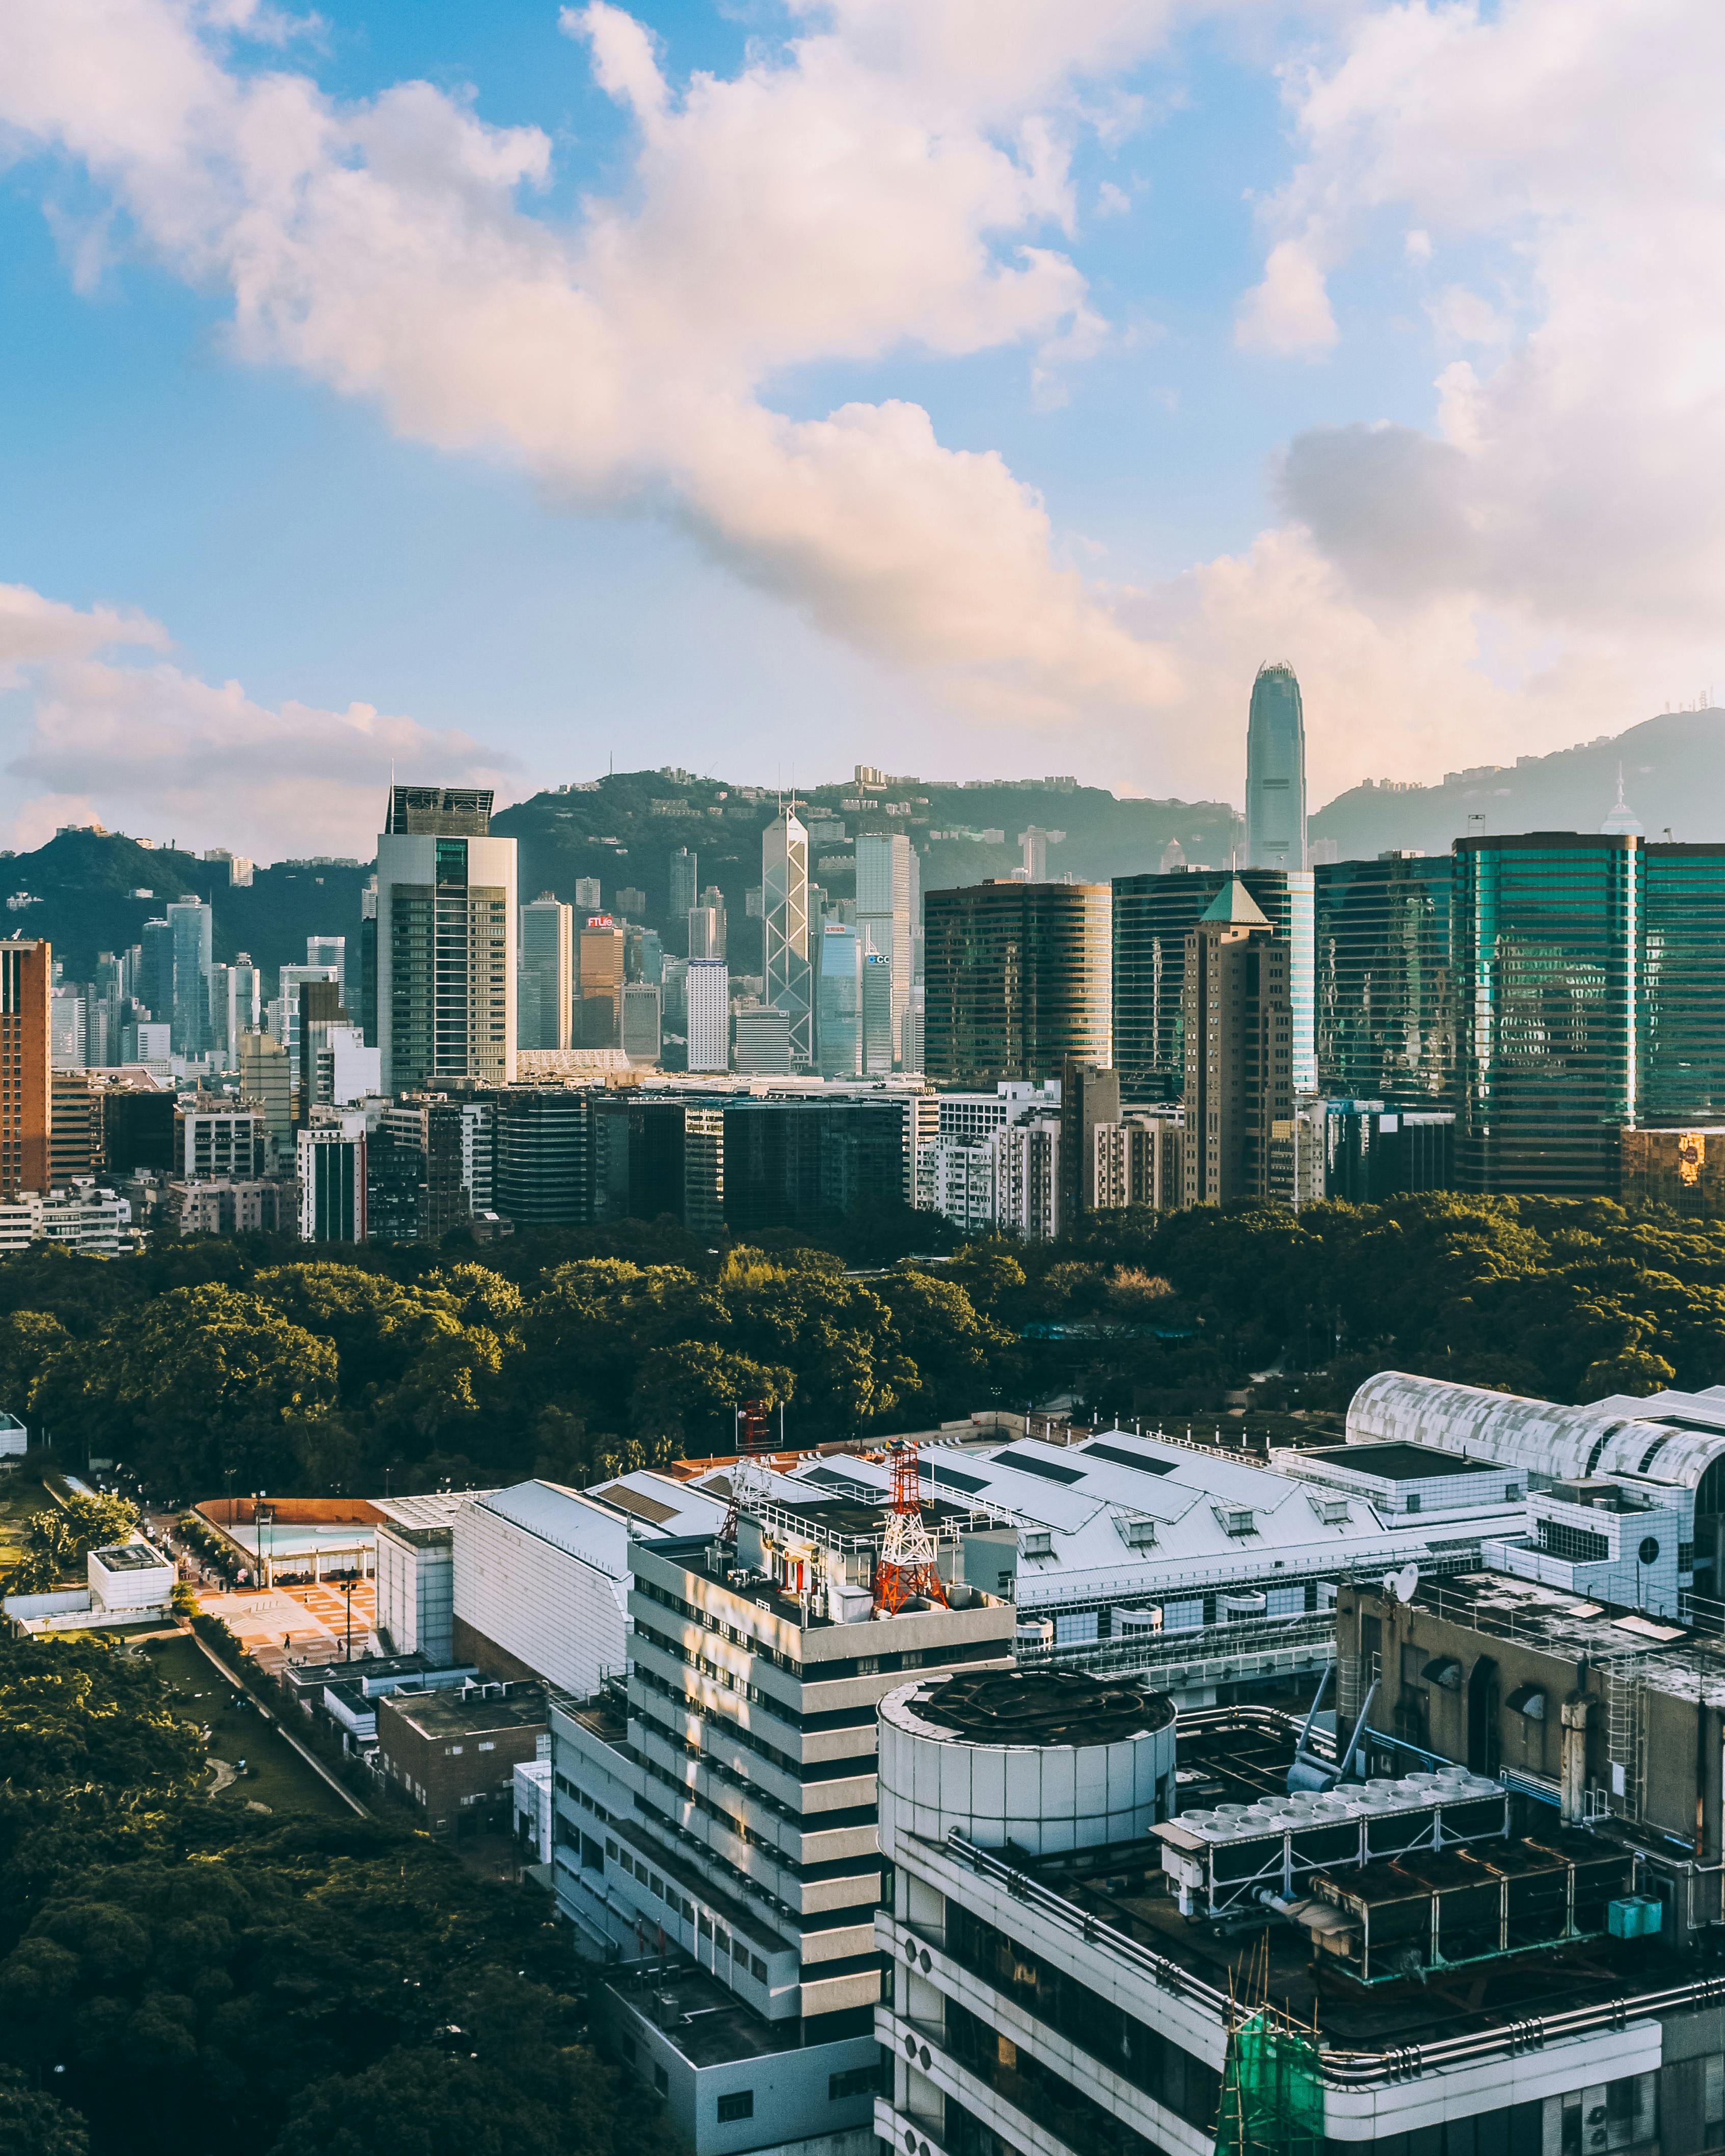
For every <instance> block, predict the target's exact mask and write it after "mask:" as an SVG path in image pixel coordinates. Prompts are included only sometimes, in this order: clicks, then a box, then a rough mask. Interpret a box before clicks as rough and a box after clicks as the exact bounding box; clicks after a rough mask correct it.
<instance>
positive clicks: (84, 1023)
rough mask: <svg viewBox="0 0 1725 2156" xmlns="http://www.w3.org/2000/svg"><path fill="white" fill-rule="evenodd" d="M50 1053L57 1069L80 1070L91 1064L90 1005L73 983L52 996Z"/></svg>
mask: <svg viewBox="0 0 1725 2156" xmlns="http://www.w3.org/2000/svg"><path fill="white" fill-rule="evenodd" d="M48 1039H49V1055H50V1056H51V1057H52V1058H53V1060H54V1069H55V1070H83V1069H84V1068H85V1065H87V1064H88V1063H89V1061H90V1005H89V1002H88V1000H87V999H86V998H85V994H84V993H83V990H82V989H81V988H76V987H74V986H73V985H72V984H71V983H64V984H63V985H62V986H60V987H59V988H54V990H52V991H51V993H50V998H49V1011H48Z"/></svg>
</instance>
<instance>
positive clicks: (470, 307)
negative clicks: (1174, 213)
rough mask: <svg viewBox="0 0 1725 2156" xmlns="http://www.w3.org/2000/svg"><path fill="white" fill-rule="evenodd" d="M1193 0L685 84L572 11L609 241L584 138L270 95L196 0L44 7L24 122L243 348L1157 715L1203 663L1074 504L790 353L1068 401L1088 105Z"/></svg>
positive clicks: (1019, 671)
mask: <svg viewBox="0 0 1725 2156" xmlns="http://www.w3.org/2000/svg"><path fill="white" fill-rule="evenodd" d="M1164 15H1165V8H1164V5H1163V4H1162V0H1151V4H1146V0H1072V4H1070V5H1069V6H1067V7H1065V8H1062V9H1058V10H1056V9H1051V8H1048V7H1046V6H1045V5H1044V4H1041V0H1009V4H1006V5H1004V6H990V7H984V6H983V5H981V4H980V0H928V4H927V5H924V6H922V7H919V8H915V9H906V8H903V7H901V6H899V5H897V4H892V5H888V4H885V0H834V4H832V5H831V6H829V7H826V8H820V9H818V10H817V9H815V8H812V7H811V8H808V9H807V10H806V11H804V12H803V19H802V22H801V23H800V25H799V28H798V35H797V36H796V37H795V38H793V39H792V40H791V41H790V42H789V43H788V44H786V45H784V46H783V48H782V49H776V50H774V51H773V52H771V53H767V52H764V51H762V52H757V53H756V54H754V56H752V57H751V58H750V59H749V60H748V61H747V64H745V65H744V66H743V67H742V69H741V70H740V72H739V73H738V74H736V75H735V76H733V77H732V78H729V79H720V78H718V77H716V76H711V75H705V74H697V75H696V76H695V77H694V78H693V79H692V80H690V81H688V82H687V83H686V84H684V85H675V84H673V83H672V82H671V81H670V80H667V78H666V76H665V73H664V71H663V69H662V67H661V64H660V57H659V54H658V53H657V52H656V50H655V46H654V44H653V41H652V39H651V38H649V34H648V33H647V32H646V31H645V29H644V28H643V27H642V25H641V24H640V23H638V22H637V21H635V20H634V18H631V17H629V16H628V15H627V14H625V13H623V12H622V11H621V10H620V9H619V8H615V7H613V6H610V5H608V4H606V0H594V4H593V5H590V6H588V7H585V8H580V9H569V10H566V11H565V13H564V15H563V17H562V21H563V23H564V27H565V28H567V30H568V31H569V33H570V34H571V35H572V37H574V38H578V39H579V40H581V41H583V42H584V44H585V46H586V48H587V49H588V52H589V54H590V55H591V61H592V64H593V69H594V72H595V74H596V76H597V79H598V81H599V82H600V84H601V85H602V86H603V88H604V89H605V90H606V91H607V92H608V94H609V95H612V96H613V97H614V98H616V99H617V100H619V103H621V104H623V105H624V106H625V107H626V108H627V109H628V110H629V112H630V114H631V115H632V116H633V118H634V121H635V124H636V126H637V128H638V131H639V141H638V146H637V151H636V158H635V165H634V172H633V173H632V175H631V177H630V182H629V186H628V187H627V188H626V190H625V191H624V193H621V194H619V196H617V197H615V198H593V199H589V200H588V201H586V202H585V203H583V206H582V210H581V213H580V215H579V217H578V219H577V220H576V221H575V222H574V223H572V225H567V226H566V225H564V224H562V223H559V222H557V220H555V219H552V218H549V217H546V216H543V215H530V214H527V213H526V212H525V211H524V210H523V208H521V206H520V204H519V202H518V198H519V196H520V195H521V193H522V191H523V190H527V191H531V190H533V189H536V188H537V187H540V186H542V184H543V182H545V181H546V180H547V177H549V174H550V168H551V151H550V145H549V143H548V142H547V139H546V138H545V137H544V136H542V134H541V133H539V132H538V131H536V130H535V129H531V128H495V127H491V126H486V125H485V124H484V123H482V122H481V121H479V120H478V119H477V118H476V117H475V115H474V114H473V112H472V111H471V110H470V109H469V107H468V106H466V105H464V104H463V103H462V102H461V101H460V100H458V99H456V98H453V97H450V96H448V95H444V93H443V92H441V91H439V90H434V89H433V88H431V87H429V85H425V84H423V83H421V84H404V85H398V87H396V88H394V89H393V90H388V91H387V92H386V93H385V94H384V95H382V96H380V97H378V98H377V100H374V101H373V102H372V103H369V104H365V105H341V104H338V103H337V102H336V101H334V100H331V99H328V98H326V97H325V96H324V95H322V94H321V92H320V91H319V90H318V89H317V88H316V85H315V84H314V83H313V82H312V81H311V80H309V79H307V78H306V77H305V76H303V75H298V74H289V73H285V72H284V73H276V74H264V75H253V74H241V73H239V72H238V71H237V70H234V69H232V68H231V67H230V66H229V65H228V64H227V63H226V60H225V59H224V54H223V46H222V44H221V41H220V40H219V39H218V38H215V37H213V36H212V35H208V34H205V33H203V29H202V27H201V23H200V18H199V15H198V11H197V9H196V8H194V7H193V6H192V5H190V4H189V0H180V4H176V0H13V4H12V5H11V7H10V8H8V9H7V10H5V11H4V12H3V13H0V120H3V121H8V122H9V123H10V125H11V126H12V127H13V129H14V130H15V131H18V133H19V134H21V135H22V136H24V137H25V138H27V139H28V140H29V141H33V142H35V143H37V144H40V145H43V146H57V147H58V148H59V149H60V150H62V151H65V152H67V153H69V154H70V155H71V156H73V157H76V158H78V159H80V160H81V161H82V162H84V163H85V164H86V165H87V166H88V167H90V169H91V170H92V171H93V172H95V174H96V175H97V176H98V177H100V178H101V179H102V180H103V181H105V182H106V184H107V185H108V186H109V187H110V189H111V190H112V191H113V192H114V193H115V195H116V197H117V198H118V199H119V200H120V201H121V203H123V204H124V205H125V207H126V210H127V211H128V213H129V214H130V215H131V218H133V219H134V220H135V221H136V226H137V228H138V229H139V231H140V233H141V236H142V238H143V239H144V241H145V242H146V244H149V245H150V246H151V247H152V248H153V249H156V250H157V251H158V252H159V253H161V254H164V255H165V256H167V258H168V259H171V260H172V261H173V262H174V263H175V264H177V266H178V267H180V268H181V269H182V270H183V271H184V272H185V273H186V274H187V275H195V276H198V277H200V278H205V279H208V278H217V279H223V280H226V281H227V282H228V285H229V286H230V288H231V290H232V292H233V294H234V336H235V339H236V341H237V344H238V346H239V349H241V350H242V351H244V352H246V353H248V354H249V355H251V356H254V357H258V358H260V359H270V360H275V361H280V360H286V361H288V362H291V363H293V364H295V365H296V366H298V367H301V368H303V369H305V371H306V372H309V373H310V374H311V375H313V376H315V377H317V378H318V379H320V380H322V381H325V382H330V383H332V384H333V385H334V386H336V388H339V389H341V390H342V391H344V392H346V393H350V394H357V395H362V396H367V397H370V398H375V399H376V400H377V402H378V403H380V404H381V406H382V408H383V410H384V411H385V413H387V414H388V418H389V420H390V422H391V423H392V424H393V426H394V427H396V428H397V429H398V430H400V431H401V432H403V434H409V435H413V436H415V437H418V438H419V439H424V440H428V441H430V442H434V443H436V444H439V445H441V446H444V447H445V448H450V449H479V450H484V451H489V452H491V453H501V454H504V455H506V456H508V457H510V458H511V459H515V460H517V461H519V462H521V464H523V465H526V467H527V468H528V469H529V470H531V471H532V472H533V473H535V474H536V475H537V476H538V477H539V478H540V479H541V480H542V482H543V483H544V484H545V485H547V487H548V488H549V489H550V490H552V492H553V493H554V494H556V495H561V496H562V497H564V498H567V499H569V500H573V501H579V502H583V503H586V504H593V503H598V504H601V505H603V504H606V503H609V502H612V501H615V500H621V499H624V498H628V497H631V496H634V497H645V498H647V499H649V500H655V501H661V502H668V503H669V504H670V506H671V508H672V509H673V511H674V513H675V514H676V515H678V516H680V517H681V518H682V519H683V520H684V521H685V523H686V524H687V525H688V526H690V528H691V529H692V530H693V531H696V533H697V534H699V535H700V536H701V538H702V539H703V540H704V541H705V542H706V544H707V546H708V547H710V548H711V551H712V552H714V553H715V554H716V555H717V556H718V557H720V558H721V559H722V560H724V561H725V562H726V563H728V564H729V565H730V566H731V567H732V568H733V569H734V570H735V571H736V572H737V573H738V574H740V575H742V576H743V577H747V579H749V580H750V581H751V582H752V583H757V584H759V585H762V586H763V587H765V588H769V589H771V590H773V591H775V592H778V593H781V594H782V595H783V597H784V598H787V599H788V601H789V602H790V603H793V605H795V606H797V607H798V608H800V609H801V610H802V611H803V613H805V614H807V615H808V616H809V618H810V619H813V620H814V622H816V623H817V624H819V625H820V626H822V627H823V628H824V629H827V630H829V631H830V632H831V633H833V634H836V635H839V636H842V637H844V638H846V639H849V640H850V641H851V642H853V643H855V644H857V645H859V646H860V647H861V648H862V649H865V650H866V651H868V652H869V653H870V654H872V655H874V656H876V657H878V658H882V659H885V660H888V661H889V662H894V663H896V664H898V665H905V666H911V667H918V668H927V669H932V670H936V671H937V673H939V674H941V675H943V676H950V677H951V679H952V685H953V688H954V690H955V693H962V694H963V696H965V697H966V698H967V700H968V701H980V702H981V703H982V704H983V706H985V707H986V706H988V703H989V701H990V697H991V694H992V693H993V690H995V688H996V687H997V685H998V688H999V697H1000V708H1001V709H1002V710H1003V711H1004V710H1009V709H1012V708H1014V707H1015V706H1017V704H1018V703H1019V701H1020V700H1022V699H1028V700H1029V701H1030V702H1031V703H1032V704H1033V705H1035V706H1039V707H1040V706H1045V705H1062V704H1064V706H1065V708H1067V709H1069V710H1070V711H1075V712H1076V711H1077V710H1079V709H1080V708H1081V707H1083V706H1088V705H1089V704H1090V703H1091V702H1092V701H1102V702H1105V703H1106V702H1112V703H1117V704H1123V705H1127V706H1142V705H1144V704H1145V703H1147V702H1148V701H1153V699H1154V698H1155V697H1156V696H1158V694H1160V693H1162V692H1163V690H1165V688H1166V685H1167V683H1168V664H1167V661H1166V660H1165V658H1164V657H1163V654H1158V653H1157V652H1155V651H1154V650H1152V649H1146V648H1145V647H1144V646H1142V644H1140V643H1138V642H1137V640H1136V639H1133V638H1132V636H1131V635H1130V634H1128V633H1127V631H1126V630H1124V629H1122V627H1121V626H1120V624H1119V623H1118V622H1117V619H1115V618H1114V616H1113V614H1112V613H1111V610H1110V609H1109V608H1108V606H1107V605H1106V603H1104V602H1103V601H1102V600H1101V599H1100V598H1098V597H1097V596H1096V595H1095V594H1094V593H1091V592H1089V591H1087V590H1086V588H1085V587H1084V585H1083V584H1082V583H1081V581H1080V580H1079V579H1078V578H1077V577H1074V576H1072V575H1070V573H1068V572H1063V571H1062V570H1061V569H1060V568H1059V567H1057V566H1056V562H1055V557H1054V555H1053V553H1052V552H1051V549H1050V531H1049V520H1048V516H1047V513H1046V511H1045V508H1044V506H1043V504H1042V502H1041V501H1040V499H1039V498H1038V497H1037V496H1036V495H1034V493H1033V492H1032V491H1031V490H1029V489H1027V488H1025V487H1024V486H1023V485H1020V484H1019V482H1018V481H1017V480H1014V477H1013V475H1011V473H1010V472H1009V470H1007V469H1006V467H1005V465H1004V463H1003V462H1002V461H1001V459H999V457H998V456H993V455H987V454H964V453H957V452H954V451H951V450H948V449H945V448H943V447H942V444H940V443H939V442H938V441H937V439H936V437H935V434H934V431H933V429H932V425H931V424H930V423H929V421H928V418H927V414H926V413H923V412H922V411H921V410H920V409H919V408H916V407H914V406H911V405H906V404H900V403H886V404H881V405H876V406H864V405H848V406H845V407H844V408H841V409H839V410H838V411H835V412H833V413H829V415H828V416H827V417H826V418H823V419H811V420H803V419H792V418H788V417H786V416H784V415H783V414H782V413H780V412H778V411H777V410H775V409H774V408H773V403H772V401H771V398H770V394H769V389H770V384H771V382H772V380H773V377H776V376H778V375H779V374H781V373H782V372H783V371H784V370H786V369H788V368H792V367H798V366H802V365H805V364H808V363H810V362H818V361H830V360H833V359H840V358H845V359H861V360H875V359H878V358H880V357H883V356H886V355H887V354H890V353H891V352H894V351H895V350H897V349H899V348H901V347H905V346H912V347H916V346H920V347H922V349H924V350H926V351H927V352H932V353H935V354H937V355H945V356H955V355H960V354H964V353H970V352H978V351H981V350H983V349H986V348H988V347H992V346H1001V345H1006V344H1013V343H1022V344H1025V345H1029V346H1032V347H1034V350H1035V351H1036V352H1037V353H1038V354H1039V355H1040V356H1039V357H1038V359H1037V361H1036V362H1035V367H1036V374H1037V381H1036V390H1037V393H1038V394H1039V395H1040V396H1041V397H1043V398H1050V397H1057V396H1058V394H1059V387H1058V385H1059V383H1060V381H1061V380H1062V379H1063V377H1064V376H1065V373H1066V372H1068V371H1070V368H1071V367H1073V366H1074V365H1076V364H1077V363H1079V362H1081V360H1082V359H1083V358H1084V357H1086V356H1087V355H1088V354H1089V353H1090V352H1092V351H1093V350H1094V349H1095V348H1096V346H1097V345H1098V343H1099V342H1100V341H1101V338H1102V336H1103V334H1104V331H1105V325H1103V324H1102V322H1101V319H1100V317H1099V316H1097V314H1096V311H1094V310H1093V309H1092V308H1091V306H1090V305H1089V303H1088V301H1087V300H1086V287H1085V282H1084V280H1083V278H1082V277H1081V275H1080V274H1079V272H1078V271H1077V269H1076V268H1075V266H1074V265H1073V264H1072V262H1071V260H1070V258H1069V256H1068V255H1067V254H1065V252H1064V251H1062V249H1060V247H1059V246H1057V245H1053V244H1049V243H1050V239H1053V238H1055V237H1056V236H1058V235H1059V234H1061V233H1063V232H1065V231H1066V230H1069V229H1070V228H1071V226H1072V224H1073V221H1074V217H1075V205H1074V201H1073V193H1072V183H1071V179H1070V171H1069V154H1070V141H1071V138H1072V136H1073V133H1074V131H1075V129H1076V127H1077V126H1079V125H1080V124H1081V123H1080V121H1078V119H1077V117H1076V105H1075V104H1074V98H1075V94H1076V87H1077V85H1079V84H1080V83H1081V81H1082V80H1084V79H1085V78H1086V77H1087V76H1089V75H1091V74H1096V73H1100V72H1103V71H1106V70H1107V69H1113V68H1117V67H1118V66H1119V65H1121V64H1124V63H1125V62H1127V61H1129V60H1131V59H1133V58H1135V57H1136V56H1137V55H1140V54H1142V53H1144V52H1145V51H1147V50H1148V49H1151V48H1152V47H1153V46H1154V44H1156V43H1157V42H1158V39H1159V38H1160V37H1161V36H1162V34H1163V22H1164Z"/></svg>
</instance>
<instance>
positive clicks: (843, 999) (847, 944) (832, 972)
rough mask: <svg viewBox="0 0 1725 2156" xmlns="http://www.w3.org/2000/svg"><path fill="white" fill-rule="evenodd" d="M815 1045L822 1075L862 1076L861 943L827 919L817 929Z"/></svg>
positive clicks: (858, 938) (824, 1076) (848, 929)
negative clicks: (823, 924) (820, 928)
mask: <svg viewBox="0 0 1725 2156" xmlns="http://www.w3.org/2000/svg"><path fill="white" fill-rule="evenodd" d="M818 998H819V1004H818V1009H817V1010H816V1013H815V1046H816V1048H817V1050H819V1057H820V1075H821V1076H822V1077H823V1078H857V1077H860V1076H861V1075H862V1067H863V1065H862V943H861V939H860V937H859V936H858V934H857V932H856V931H855V929H854V928H850V927H845V926H844V925H843V924H842V923H840V922H839V921H829V922H828V923H827V925H826V927H824V929H823V930H822V931H821V937H820V981H819V988H818Z"/></svg>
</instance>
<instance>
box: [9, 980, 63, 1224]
mask: <svg viewBox="0 0 1725 2156" xmlns="http://www.w3.org/2000/svg"><path fill="white" fill-rule="evenodd" d="M53 983H54V947H53V946H52V944H50V943H48V942H43V941H37V942H22V941H19V942H5V943H0V1198H16V1197H17V1195H18V1193H19V1191H21V1190H41V1191H45V1190H47V1189H48V1188H49V1181H50V1178H51V1175H52V1172H53V1163H52V1161H51V1159H50V1158H49V1142H50V1137H51V1133H52V1130H53V1101H52V1096H51V1094H50V1092H49V1086H50V1084H51V1082H52V1080H51V1071H52V1068H53V1057H52V1055H51V1054H50V1051H49V1019H48V1006H49V989H50V988H52V986H53Z"/></svg>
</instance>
